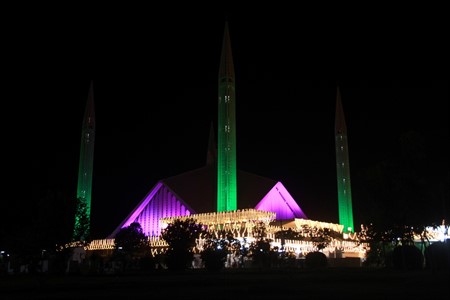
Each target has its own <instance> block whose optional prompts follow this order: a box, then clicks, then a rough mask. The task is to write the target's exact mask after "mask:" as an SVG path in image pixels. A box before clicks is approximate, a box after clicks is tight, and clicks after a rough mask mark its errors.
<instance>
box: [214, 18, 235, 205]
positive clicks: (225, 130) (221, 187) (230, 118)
mask: <svg viewBox="0 0 450 300" xmlns="http://www.w3.org/2000/svg"><path fill="white" fill-rule="evenodd" d="M235 98H236V97H235V82H234V66H233V57H232V52H231V43H230V34H229V30H228V21H226V22H225V30H224V35H223V44H222V55H221V58H220V68H219V105H218V106H219V115H218V128H217V132H218V147H217V155H218V157H217V159H218V162H217V211H218V212H221V211H230V210H236V209H237V175H236V174H237V172H236V113H235V101H236V99H235Z"/></svg>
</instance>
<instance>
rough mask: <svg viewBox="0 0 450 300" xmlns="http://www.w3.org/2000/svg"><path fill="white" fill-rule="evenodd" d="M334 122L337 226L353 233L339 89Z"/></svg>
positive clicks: (344, 131)
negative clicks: (339, 225) (342, 226)
mask: <svg viewBox="0 0 450 300" xmlns="http://www.w3.org/2000/svg"><path fill="white" fill-rule="evenodd" d="M335 122H336V123H335V140H336V171H337V188H338V208H339V224H341V225H344V230H343V231H344V232H354V230H355V228H354V227H353V210H352V190H351V183H350V165H349V160H348V145H347V126H346V125H345V117H344V110H343V109H342V103H341V93H340V91H339V87H338V88H337V98H336V119H335Z"/></svg>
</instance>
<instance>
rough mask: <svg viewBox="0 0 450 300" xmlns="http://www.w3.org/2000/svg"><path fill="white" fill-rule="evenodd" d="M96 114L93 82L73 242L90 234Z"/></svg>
mask: <svg viewBox="0 0 450 300" xmlns="http://www.w3.org/2000/svg"><path fill="white" fill-rule="evenodd" d="M94 140H95V113H94V92H93V86H92V82H91V85H90V88H89V94H88V100H87V104H86V110H85V113H84V119H83V128H82V132H81V146H80V162H79V167H78V187H77V208H76V212H75V224H74V230H73V240H83V241H84V240H87V238H88V237H89V234H90V221H91V217H90V216H91V194H92V171H93V164H94Z"/></svg>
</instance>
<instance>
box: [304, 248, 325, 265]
mask: <svg viewBox="0 0 450 300" xmlns="http://www.w3.org/2000/svg"><path fill="white" fill-rule="evenodd" d="M327 266H328V258H327V256H326V255H325V254H323V253H322V252H319V251H314V252H309V253H308V254H306V256H305V267H306V268H309V269H316V268H325V267H327Z"/></svg>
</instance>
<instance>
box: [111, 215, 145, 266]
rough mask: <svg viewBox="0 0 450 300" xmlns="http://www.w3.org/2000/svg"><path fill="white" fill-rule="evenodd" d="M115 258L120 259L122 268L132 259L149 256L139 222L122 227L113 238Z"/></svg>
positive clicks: (138, 259) (137, 259)
mask: <svg viewBox="0 0 450 300" xmlns="http://www.w3.org/2000/svg"><path fill="white" fill-rule="evenodd" d="M114 244H115V251H114V255H115V257H116V259H118V260H119V261H122V263H123V270H125V269H126V268H127V265H129V264H130V263H131V262H133V261H135V260H136V261H140V260H142V259H144V258H148V257H150V256H151V248H150V244H149V243H148V239H147V237H146V236H145V234H144V233H143V231H142V227H141V224H139V223H138V222H133V223H131V224H130V226H128V227H124V228H122V229H121V230H120V231H119V232H118V233H117V235H116V237H115V239H114Z"/></svg>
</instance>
